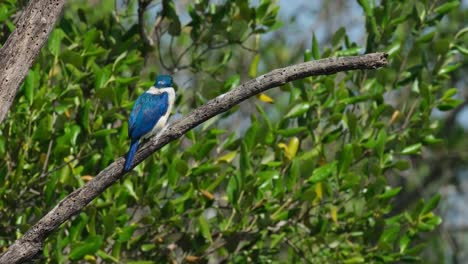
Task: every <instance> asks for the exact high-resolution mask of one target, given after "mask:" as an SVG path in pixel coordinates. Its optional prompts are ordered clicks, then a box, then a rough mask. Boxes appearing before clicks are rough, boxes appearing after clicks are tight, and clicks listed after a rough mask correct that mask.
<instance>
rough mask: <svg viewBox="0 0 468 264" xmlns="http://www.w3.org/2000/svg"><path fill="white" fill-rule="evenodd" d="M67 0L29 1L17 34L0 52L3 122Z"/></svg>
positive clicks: (16, 30) (0, 111)
mask: <svg viewBox="0 0 468 264" xmlns="http://www.w3.org/2000/svg"><path fill="white" fill-rule="evenodd" d="M64 4H65V0H34V1H29V4H28V6H27V7H26V10H25V11H24V12H23V14H22V15H21V17H20V19H19V21H18V24H17V25H16V29H15V31H13V33H12V34H11V35H10V36H9V37H8V39H7V41H6V42H5V45H4V46H3V47H2V48H1V49H0V123H1V122H3V120H4V119H5V117H6V115H7V113H8V110H9V109H10V107H11V104H12V103H13V100H14V99H15V95H16V93H17V92H18V88H19V87H20V85H21V83H22V82H23V80H24V78H25V77H26V74H27V73H28V71H29V69H30V68H31V66H32V65H33V63H34V60H35V58H36V57H37V55H38V54H39V51H40V50H41V48H42V46H43V45H44V43H45V42H46V41H47V38H48V37H49V34H50V32H51V31H52V29H53V27H54V24H55V21H57V19H58V18H59V17H60V13H61V12H62V9H63V6H64Z"/></svg>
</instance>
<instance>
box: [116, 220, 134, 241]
mask: <svg viewBox="0 0 468 264" xmlns="http://www.w3.org/2000/svg"><path fill="white" fill-rule="evenodd" d="M137 228H138V226H137V225H135V224H132V225H129V226H126V227H124V228H122V230H120V231H119V232H118V238H117V241H119V242H127V241H129V240H130V239H131V238H132V235H133V233H134V232H135V230H136V229H137Z"/></svg>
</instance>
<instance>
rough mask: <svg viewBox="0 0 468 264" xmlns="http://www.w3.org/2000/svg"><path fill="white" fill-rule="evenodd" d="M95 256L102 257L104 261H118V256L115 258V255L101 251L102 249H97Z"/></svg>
mask: <svg viewBox="0 0 468 264" xmlns="http://www.w3.org/2000/svg"><path fill="white" fill-rule="evenodd" d="M96 256H98V257H100V258H102V259H103V260H105V261H110V262H113V263H119V259H118V258H115V257H113V256H111V255H109V254H107V253H106V252H104V251H102V250H98V251H97V253H96Z"/></svg>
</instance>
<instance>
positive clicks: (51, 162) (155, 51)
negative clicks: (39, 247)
mask: <svg viewBox="0 0 468 264" xmlns="http://www.w3.org/2000/svg"><path fill="white" fill-rule="evenodd" d="M289 2H290V1H289ZM317 2H318V3H319V4H318V5H316V6H311V5H310V4H308V3H307V1H297V3H296V4H295V5H294V8H296V9H294V8H293V7H287V6H288V4H286V3H284V1H280V2H276V1H270V0H262V1H246V0H236V1H207V0H198V1H180V2H179V1H169V0H163V1H150V0H140V1H134V0H125V1H123V0H115V1H111V0H105V1H80V0H75V1H69V3H68V5H67V6H66V9H65V13H64V16H63V18H62V19H61V20H60V21H59V23H58V24H57V26H56V29H55V30H54V31H53V33H52V34H51V36H50V39H49V42H48V44H47V45H46V46H45V47H44V48H43V50H42V52H41V54H40V55H39V57H38V58H37V60H36V63H35V65H34V66H33V68H32V69H31V70H30V72H29V74H28V76H27V78H26V80H25V82H24V84H23V85H22V87H21V90H20V92H19V93H18V95H17V98H16V101H15V103H14V106H13V107H12V109H11V111H10V113H9V116H8V119H7V120H6V121H5V122H3V123H2V124H1V125H0V156H1V157H3V158H2V159H1V160H0V182H2V184H1V185H0V197H1V199H0V252H1V251H4V250H6V248H7V247H8V245H10V244H11V243H12V242H13V241H14V240H15V239H17V238H19V237H21V235H22V234H24V232H26V231H27V230H28V228H29V227H30V226H31V225H32V224H34V223H35V222H36V221H37V220H38V219H40V217H41V216H42V215H44V214H45V213H46V212H47V211H48V210H50V209H51V208H52V207H54V206H55V205H56V204H57V203H58V202H59V201H60V199H62V198H64V197H65V196H66V195H67V194H69V193H70V192H71V191H73V190H75V189H76V188H78V187H80V186H82V185H84V184H86V182H87V181H89V180H90V179H92V177H94V176H95V175H96V174H97V173H98V172H99V171H100V170H102V169H103V168H104V167H105V166H107V165H108V164H110V163H111V162H112V161H113V160H115V159H116V158H118V157H120V156H122V155H124V154H125V153H126V151H127V150H128V145H129V142H128V139H127V128H128V127H127V122H126V120H127V117H128V115H129V112H130V110H131V107H132V104H133V102H134V100H135V99H136V98H137V97H138V95H140V94H141V93H142V92H144V90H146V89H147V88H148V87H149V86H151V85H152V83H153V80H154V78H155V76H156V75H157V74H161V73H171V74H173V75H174V76H175V82H176V87H175V88H176V90H177V101H176V107H175V108H176V110H175V112H174V113H173V118H172V120H175V119H177V118H180V117H181V116H183V115H185V114H187V113H188V112H189V111H190V110H191V109H194V108H196V107H197V106H199V105H202V104H204V103H205V102H206V101H207V100H208V99H210V98H213V97H215V96H217V95H219V94H221V93H224V92H226V91H228V90H229V89H231V88H233V87H235V86H236V85H238V84H239V83H241V82H242V81H245V80H248V79H250V78H253V77H255V76H258V75H260V74H262V73H265V72H267V71H269V70H272V69H275V68H278V67H283V66H285V65H288V64H292V63H298V62H302V61H309V60H316V59H320V58H326V57H331V56H347V55H357V54H362V53H364V52H374V51H385V52H388V53H389V62H390V63H389V65H388V67H386V68H384V69H380V70H376V71H353V72H347V73H340V74H336V75H332V76H321V77H314V78H306V79H304V80H301V81H296V82H293V83H290V84H287V85H285V86H283V87H281V88H279V89H273V90H271V91H269V92H267V93H266V94H262V95H260V96H259V97H257V98H252V99H251V100H249V101H247V102H244V103H242V104H241V105H240V106H238V107H235V108H234V109H232V110H229V111H228V112H226V113H223V114H221V115H219V116H217V117H215V118H213V119H211V120H209V121H207V122H206V123H204V124H202V125H200V126H199V127H198V128H196V129H194V130H193V131H190V132H189V133H188V134H187V135H186V136H185V137H184V138H182V139H180V140H178V141H176V142H173V143H171V144H169V145H168V146H166V147H164V148H163V149H161V150H160V151H159V152H158V153H155V154H154V155H152V156H151V157H150V158H149V159H147V160H146V161H144V162H143V163H142V164H141V165H139V166H138V167H136V169H135V170H134V171H133V172H131V173H130V174H129V175H127V177H125V179H123V180H122V181H121V182H119V183H118V184H115V185H114V186H112V187H110V188H109V189H108V190H106V191H105V192H104V193H103V194H102V195H101V196H99V198H97V199H95V200H94V201H93V202H92V203H91V204H90V205H89V206H87V207H86V208H85V210H83V212H82V213H81V214H79V215H77V216H76V217H74V218H73V219H72V220H71V221H69V222H67V223H65V224H63V225H62V226H61V228H60V229H59V230H58V231H57V232H55V233H54V234H53V235H52V236H51V237H50V238H48V240H47V243H46V246H45V249H44V253H43V255H42V256H41V257H40V259H39V260H38V262H41V263H42V262H43V263H67V262H91V263H161V262H170V263H175V262H187V263H194V262H201V263H207V262H210V263H217V262H223V261H224V262H234V263H244V262H254V263H263V262H275V263H291V262H310V263H316V262H338V263H369V262H398V261H400V262H407V261H418V260H424V262H430V261H432V262H433V263H441V262H448V263H451V262H453V263H457V261H461V262H463V260H465V259H466V256H465V255H464V253H463V249H464V248H465V247H464V244H463V243H466V242H465V241H464V239H463V236H462V235H463V233H460V230H466V223H464V222H463V220H461V221H458V222H456V223H453V221H452V220H453V219H455V218H456V217H458V218H460V217H461V218H462V219H463V215H460V212H458V211H455V213H454V211H453V210H452V209H451V208H452V207H453V206H452V204H453V202H451V201H452V200H454V199H455V201H458V202H459V203H460V201H461V203H462V204H463V199H465V198H464V197H463V191H464V188H463V175H464V172H465V170H464V168H465V167H466V165H465V164H466V162H465V161H466V160H467V158H468V157H467V155H466V152H465V151H464V149H466V143H464V142H465V140H464V139H465V136H466V134H465V131H464V129H463V126H462V125H463V122H458V121H457V120H463V116H465V115H466V114H463V111H464V106H465V105H466V99H465V90H464V87H465V85H466V82H467V80H466V78H464V76H466V71H467V67H466V65H467V64H466V62H467V59H466V54H467V47H466V43H467V34H466V32H467V31H468V29H467V28H466V27H463V24H464V17H467V9H466V3H460V1H425V0H411V1H374V0H358V1H355V2H354V1H353V2H351V1H317ZM332 2H333V3H332ZM26 4H27V3H26V1H13V0H6V1H2V3H0V22H1V25H2V26H1V27H0V43H4V42H5V41H6V38H7V37H8V35H9V34H10V33H11V32H12V31H13V30H14V24H15V22H16V20H17V19H18V17H19V12H20V11H21V10H22V8H24V6H25V5H26ZM291 6H292V5H291ZM288 10H289V11H288ZM351 11H352V12H351ZM350 13H353V14H356V15H354V16H351V17H350V18H349V21H348V20H347V19H345V18H343V17H344V16H345V15H349V14H350ZM309 14H310V15H309ZM307 16H312V17H313V20H312V21H313V22H312V25H311V26H308V25H310V21H311V20H307V19H305V18H304V17H307ZM460 175H462V176H460ZM441 199H442V201H443V202H442V206H440V207H439V209H436V207H437V205H438V204H439V201H440V200H441ZM462 208H463V207H462ZM465 210H466V209H465ZM443 215H447V216H450V217H448V219H444V225H441V222H442V218H441V216H443ZM463 224H465V226H463Z"/></svg>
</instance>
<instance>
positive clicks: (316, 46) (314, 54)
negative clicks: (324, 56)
mask: <svg viewBox="0 0 468 264" xmlns="http://www.w3.org/2000/svg"><path fill="white" fill-rule="evenodd" d="M312 57H313V58H314V59H315V60H318V59H320V48H319V44H318V41H317V37H316V36H315V33H313V35H312Z"/></svg>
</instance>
